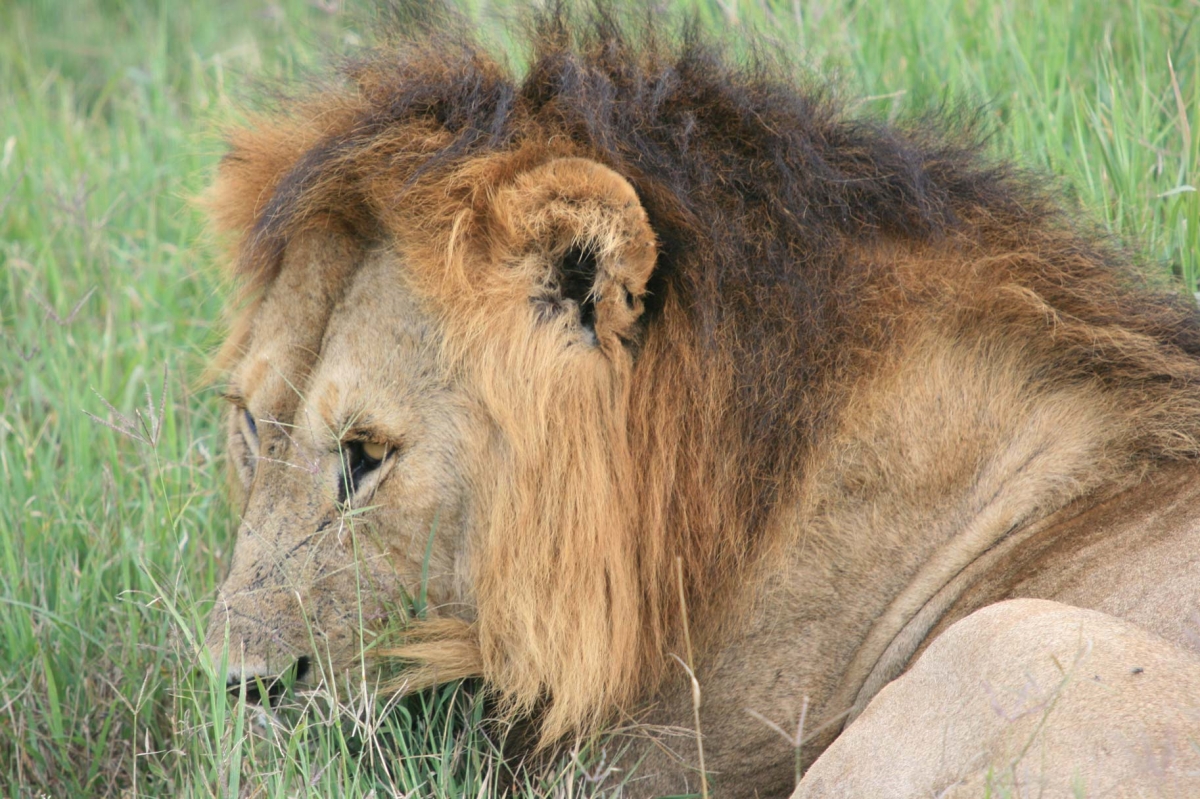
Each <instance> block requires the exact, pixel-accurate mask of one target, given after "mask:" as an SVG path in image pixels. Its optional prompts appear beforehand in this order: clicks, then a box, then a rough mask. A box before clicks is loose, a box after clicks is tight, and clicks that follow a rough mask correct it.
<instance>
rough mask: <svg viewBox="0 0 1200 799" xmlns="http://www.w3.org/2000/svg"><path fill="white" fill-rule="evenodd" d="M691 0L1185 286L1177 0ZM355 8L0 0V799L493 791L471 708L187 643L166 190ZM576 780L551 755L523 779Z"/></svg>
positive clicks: (1189, 9)
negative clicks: (240, 695)
mask: <svg viewBox="0 0 1200 799" xmlns="http://www.w3.org/2000/svg"><path fill="white" fill-rule="evenodd" d="M677 4H678V5H689V6H690V4H684V3H682V0H680V2H679V3H677ZM470 5H471V6H472V8H473V10H474V12H475V13H478V14H480V15H481V18H482V19H484V20H485V21H486V20H494V19H495V16H496V9H495V7H494V6H493V5H490V4H487V3H484V2H482V0H477V2H475V3H471V4H470ZM673 5H675V4H673ZM698 11H699V13H700V15H701V16H702V17H703V18H704V19H705V21H706V22H708V23H710V24H713V25H719V26H721V27H724V28H726V29H729V30H732V31H734V32H735V34H738V33H739V32H740V31H743V30H747V31H748V30H751V29H758V30H760V31H762V32H763V33H764V34H765V35H766V36H768V37H770V38H773V39H775V40H777V41H778V42H780V43H781V44H782V45H783V46H784V47H785V48H786V49H788V50H789V51H791V52H794V53H796V54H797V57H798V58H799V60H800V61H801V62H802V63H803V64H804V65H806V66H808V67H811V68H812V69H814V70H816V71H818V72H820V73H821V74H824V75H828V76H830V77H831V79H833V80H834V81H836V82H837V83H838V84H839V85H841V86H842V87H843V88H844V90H845V91H846V93H847V94H848V95H851V96H857V97H861V98H865V99H862V100H860V101H858V102H859V105H860V107H861V109H862V111H863V112H864V113H873V114H878V115H885V116H898V115H902V114H906V113H909V112H913V111H919V110H920V109H923V108H929V107H932V106H937V105H939V104H944V103H947V102H949V103H956V102H960V101H966V102H968V103H971V104H977V105H980V106H982V107H983V108H984V109H985V113H986V114H988V115H990V116H991V117H992V118H993V120H994V129H995V131H996V133H995V137H994V145H993V146H994V148H995V150H996V152H997V153H1000V154H1002V155H1005V156H1009V157H1012V158H1014V159H1017V160H1019V161H1020V162H1022V163H1025V164H1028V165H1030V166H1033V167H1036V168H1039V169H1042V170H1044V171H1048V172H1050V173H1053V174H1054V175H1057V176H1059V178H1060V182H1061V185H1062V187H1063V191H1064V193H1065V194H1067V195H1068V196H1069V197H1070V198H1071V201H1072V202H1076V203H1078V204H1079V205H1080V206H1081V207H1082V208H1084V209H1085V210H1086V212H1087V213H1089V214H1091V215H1092V216H1094V217H1095V218H1096V219H1097V220H1098V221H1099V222H1100V223H1101V224H1102V225H1104V226H1105V227H1106V228H1107V229H1108V230H1109V231H1111V232H1112V233H1113V234H1114V235H1116V236H1118V237H1120V238H1122V239H1124V240H1125V241H1127V242H1129V243H1131V244H1134V245H1135V246H1138V247H1139V248H1140V249H1141V250H1142V251H1143V252H1145V253H1146V255H1147V257H1148V261H1149V263H1150V265H1151V268H1152V269H1154V270H1156V271H1157V273H1158V274H1160V275H1174V276H1175V277H1177V278H1179V279H1180V280H1181V281H1182V285H1183V286H1184V287H1185V288H1186V289H1187V290H1190V291H1196V290H1197V277H1198V274H1200V194H1198V193H1197V191H1196V187H1197V186H1200V174H1198V172H1197V169H1198V164H1200V44H1198V41H1197V37H1200V31H1197V30H1196V28H1197V27H1200V26H1197V25H1196V24H1195V23H1196V22H1197V18H1198V17H1200V4H1198V3H1197V2H1196V0H1176V1H1175V2H1159V3H1153V2H1138V0H1063V1H1062V2H1056V3H1043V2H1037V1H1036V0H1021V1H1020V2H1018V1H1017V0H898V1H897V2H893V3H863V2H854V0H811V2H804V3H799V2H797V3H767V2H764V1H763V0H756V1H754V2H740V3H735V2H733V0H724V2H721V1H720V0H712V2H709V3H701V4H700V5H699V6H698ZM370 16H371V15H370V14H362V13H356V10H355V9H349V10H347V9H343V8H341V7H340V6H339V5H337V4H327V3H323V2H321V3H319V2H316V0H310V1H306V0H265V1H258V0H256V1H255V2H232V0H226V1H224V2H208V3H196V4H194V5H191V6H188V5H183V4H177V3H167V2H166V0H93V2H89V3H82V2H74V1H73V0H27V1H26V2H15V3H4V4H0V97H2V98H3V112H2V113H0V340H2V343H0V795H4V796H28V797H34V796H43V795H45V796H62V797H65V796H88V795H114V796H116V795H120V796H125V797H138V796H163V795H172V796H236V795H244V796H255V797H258V796H263V797H266V796H271V797H274V796H295V795H303V794H314V795H322V796H340V795H347V796H369V795H374V796H392V795H404V794H406V793H409V792H411V793H412V794H413V795H421V796H429V795H434V796H460V795H472V796H474V795H485V796H486V795H490V794H492V793H494V792H495V790H496V781H495V776H496V775H495V771H494V769H495V766H496V764H495V758H494V753H493V752H492V749H491V744H490V743H489V741H488V740H487V738H486V736H485V735H484V734H483V733H482V732H481V731H480V729H479V725H478V724H477V721H478V719H479V716H480V713H481V712H482V710H481V706H480V704H479V703H478V702H477V701H475V700H473V699H472V698H471V697H470V696H469V695H467V694H465V693H464V692H463V691H462V690H461V689H459V688H458V687H455V686H449V687H447V688H445V689H443V690H442V691H439V692H435V693H433V694H430V695H427V696H421V697H412V698H409V699H406V700H404V701H403V702H401V703H399V704H398V705H397V706H395V707H393V708H392V709H391V710H390V712H386V713H385V712H380V711H378V710H377V709H372V708H368V709H367V710H368V711H370V712H364V711H363V709H362V708H358V707H353V706H349V705H350V703H352V701H355V700H350V699H345V698H343V699H341V701H332V702H315V701H314V702H313V707H312V709H311V710H310V712H308V713H298V712H291V713H289V714H284V715H282V716H281V717H280V718H278V719H274V720H271V719H265V720H264V719H263V718H261V717H260V718H256V717H254V716H252V715H249V714H247V713H245V712H243V709H242V708H241V707H240V706H236V705H231V704H230V703H229V702H228V701H227V699H226V696H225V693H224V688H223V686H222V685H220V684H219V683H216V682H215V681H214V680H212V679H211V676H210V675H209V674H208V673H207V672H205V671H204V670H203V669H201V668H199V667H198V661H197V656H196V647H195V640H196V637H197V635H198V634H199V631H200V630H202V629H203V624H204V615H205V612H206V604H205V603H206V602H207V601H210V600H211V598H212V596H213V592H214V590H215V587H216V585H217V583H218V581H219V579H220V576H221V570H222V568H223V566H224V565H225V564H226V563H227V561H228V558H229V555H230V551H231V550H230V548H231V531H232V529H233V526H234V525H233V521H232V514H231V512H230V510H229V509H228V508H227V507H226V506H225V505H224V504H223V502H222V499H221V490H220V489H221V486H223V485H224V477H223V473H222V468H221V462H220V458H219V453H220V452H221V450H222V441H221V438H220V436H219V435H218V433H217V426H216V413H217V407H218V404H219V403H218V401H217V399H216V397H215V395H214V393H213V392H212V391H209V390H207V389H204V388H203V387H202V386H201V384H200V383H199V381H198V379H197V378H198V375H199V373H200V371H201V370H202V368H203V364H204V360H205V357H206V353H208V352H209V351H210V349H211V348H212V346H213V345H214V344H215V343H216V341H217V337H218V335H219V331H216V329H215V328H216V327H217V326H216V325H215V320H217V319H219V317H220V313H221V303H222V297H223V296H224V293H225V292H224V288H223V287H222V285H221V282H220V279H219V277H218V270H217V267H216V265H215V258H216V256H215V251H214V249H213V248H212V247H210V246H208V245H207V244H206V243H205V240H204V236H203V232H202V231H203V222H202V219H201V217H200V215H199V213H198V212H197V210H196V209H195V208H194V207H193V206H192V205H190V204H189V201H188V198H189V197H191V196H194V195H195V194H196V193H197V192H198V191H199V190H200V189H202V187H203V186H204V184H205V180H206V179H207V176H208V175H209V174H210V173H211V169H212V167H213V164H214V162H215V160H216V158H217V157H218V155H219V153H220V144H219V141H218V140H217V138H216V137H215V135H214V130H215V129H216V127H217V126H218V125H219V124H220V123H221V122H223V121H226V120H228V119H230V118H232V117H234V116H236V113H237V108H238V107H239V106H240V105H242V103H243V101H245V100H246V99H248V98H252V97H253V96H254V89H255V87H256V85H258V81H259V80H260V79H262V78H264V77H266V78H285V79H286V78H287V77H289V76H297V75H302V74H304V73H305V71H307V70H310V69H312V68H314V67H316V66H317V65H318V64H320V63H321V61H322V57H323V56H322V54H325V53H329V52H336V51H339V50H342V49H344V48H346V47H350V46H353V45H354V44H355V42H357V41H359V40H361V39H363V38H364V37H365V31H366V27H367V26H369V22H366V21H364V20H369V19H370ZM89 414H93V415H95V416H96V417H99V418H100V419H102V420H104V421H106V422H108V425H105V424H101V423H98V422H97V421H95V420H94V419H93V418H90V417H89ZM334 699H335V700H336V699H337V698H336V697H334ZM255 727H259V728H261V729H260V731H259V732H258V733H255V734H251V732H252V728H255ZM610 781H611V780H610ZM607 784H608V783H606V782H602V781H600V780H598V779H593V778H592V777H589V775H588V774H587V773H586V772H583V771H582V770H581V769H580V768H579V767H575V768H572V769H568V771H567V772H566V774H565V775H564V777H563V781H562V782H561V783H560V784H558V785H541V786H531V785H526V786H524V791H525V792H526V793H532V794H554V793H563V792H566V791H568V785H569V786H570V788H569V790H570V792H571V793H589V792H595V791H597V790H600V789H602V788H603V786H604V785H607Z"/></svg>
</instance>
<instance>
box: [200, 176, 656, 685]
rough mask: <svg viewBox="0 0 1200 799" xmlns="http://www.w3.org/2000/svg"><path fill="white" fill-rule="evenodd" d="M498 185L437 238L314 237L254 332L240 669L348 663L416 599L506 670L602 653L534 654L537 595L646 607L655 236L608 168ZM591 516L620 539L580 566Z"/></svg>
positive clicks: (233, 663)
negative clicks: (632, 528)
mask: <svg viewBox="0 0 1200 799" xmlns="http://www.w3.org/2000/svg"><path fill="white" fill-rule="evenodd" d="M490 194H491V195H492V196H494V203H493V204H492V205H491V206H490V207H488V208H486V209H484V210H483V211H481V212H477V213H476V216H475V217H474V218H473V221H472V223H471V224H470V225H465V224H463V223H462V219H461V217H460V218H459V219H458V221H457V224H456V225H455V226H454V228H453V229H452V230H443V231H442V232H441V233H439V234H432V235H430V236H428V237H426V238H422V237H419V236H417V235H416V234H414V235H413V236H412V238H410V239H408V240H397V239H389V240H387V241H384V242H375V243H371V244H368V243H365V242H364V241H363V240H362V239H361V238H360V237H357V236H354V235H350V234H347V233H344V232H339V231H338V230H335V229H331V228H330V227H328V226H326V227H314V228H311V229H309V230H307V231H305V232H303V233H301V234H299V235H297V236H294V237H293V238H292V239H291V240H290V241H289V243H288V246H287V248H286V251H285V253H284V255H283V259H282V264H281V266H280V268H279V271H278V274H277V275H276V276H275V277H274V278H273V280H272V281H271V282H270V283H269V284H268V285H267V286H266V288H265V290H264V292H263V295H262V297H261V299H260V301H259V302H258V303H257V305H255V306H253V307H252V308H251V310H250V312H249V313H248V318H247V320H246V321H245V323H244V325H243V333H242V334H241V337H240V339H239V338H238V337H237V336H235V337H234V338H233V339H231V344H230V345H228V346H234V347H235V348H236V353H237V354H236V356H235V357H234V359H233V363H232V366H231V368H230V370H229V390H228V398H229V399H230V400H231V409H230V412H229V414H228V435H229V444H228V447H229V453H230V461H231V465H232V468H233V471H234V472H235V473H236V479H235V480H234V482H235V484H236V485H235V490H236V491H237V492H238V493H240V494H241V495H242V498H243V516H242V522H241V526H240V529H239V531H238V537H237V542H236V546H235V551H234V557H233V564H232V567H231V570H230V573H229V576H228V578H227V579H226V581H225V583H224V585H223V586H222V588H221V590H220V593H219V596H218V598H217V603H216V606H215V609H214V612H213V616H212V619H211V621H210V627H209V632H208V636H207V645H208V647H209V649H210V652H211V653H212V654H213V656H214V658H219V657H220V655H221V654H222V652H223V650H226V648H227V655H226V656H227V658H228V661H227V662H228V664H229V665H228V667H229V675H230V681H231V683H237V684H240V683H241V681H242V680H243V679H245V678H248V677H264V678H267V679H268V680H270V679H271V678H274V677H276V676H278V675H280V674H281V673H283V672H284V671H286V670H288V669H289V668H292V667H293V664H298V670H299V671H300V672H301V675H300V676H301V677H302V678H303V677H304V676H305V675H304V674H303V672H305V671H306V670H308V668H309V666H311V665H312V664H313V663H314V662H315V661H318V662H320V663H322V664H323V665H327V666H331V667H333V668H335V669H338V668H341V667H343V666H345V665H347V664H349V663H352V662H354V661H355V660H356V659H357V658H358V657H359V656H360V655H361V654H362V653H363V652H364V651H369V649H370V647H371V643H372V638H373V636H374V635H375V634H376V632H377V631H378V630H379V629H380V628H381V627H382V626H383V625H384V624H385V623H386V622H388V621H394V620H397V619H400V620H402V621H405V620H409V619H410V618H411V611H412V610H413V605H414V604H415V605H421V606H424V607H427V608H428V613H429V615H430V616H432V617H435V618H436V617H451V618H454V619H458V620H461V621H462V622H465V624H464V625H462V628H463V629H469V630H472V632H471V633H470V634H471V635H472V636H473V638H472V640H471V641H470V642H469V646H470V647H471V649H472V651H474V652H477V653H478V655H477V656H476V657H474V660H475V661H476V662H477V664H478V665H476V666H473V667H472V668H473V669H474V670H477V671H479V672H483V673H485V674H487V673H489V672H495V671H496V670H501V671H503V670H505V669H512V670H514V671H517V670H520V669H522V668H525V669H527V670H530V671H536V669H537V668H539V667H540V668H552V669H559V670H567V669H574V668H586V667H587V666H588V665H589V664H588V663H587V662H586V658H591V657H592V655H590V654H589V655H586V657H585V659H584V660H583V661H581V658H580V656H579V653H570V654H568V655H567V656H565V657H564V658H562V660H563V662H561V663H552V662H550V663H548V662H544V661H545V660H546V659H547V658H548V657H552V656H553V653H552V652H551V653H549V654H548V653H547V652H546V651H544V647H543V648H542V649H539V650H537V651H533V652H531V653H526V656H523V655H522V654H521V653H520V652H517V651H514V646H513V644H512V642H513V641H519V642H531V645H532V646H534V647H537V646H540V645H539V644H538V643H537V639H538V636H539V629H537V628H540V631H541V632H542V633H543V634H544V631H545V626H546V623H545V621H544V620H542V619H539V618H538V616H537V614H538V613H539V612H540V611H539V610H538V604H539V603H538V597H537V595H536V594H537V591H538V590H542V589H546V590H555V591H562V590H571V591H582V592H589V591H590V592H594V593H595V594H596V601H595V602H591V603H589V604H590V607H588V610H587V612H586V613H585V614H584V615H585V616H586V615H587V613H594V614H596V615H597V619H596V620H594V621H595V623H596V624H597V625H601V624H603V623H604V620H606V619H608V618H611V616H610V614H611V613H612V612H614V611H617V612H625V613H629V614H635V613H636V609H635V608H634V607H632V604H633V600H631V599H628V598H624V597H622V596H621V593H620V591H619V590H618V588H619V587H620V586H621V585H624V584H628V585H629V586H631V588H630V592H632V586H634V585H635V584H636V580H635V579H634V577H633V576H631V575H626V574H619V573H616V572H614V569H616V568H617V566H616V565H615V564H623V563H628V561H629V558H628V557H627V556H626V554H620V555H619V556H617V555H614V556H613V561H614V563H613V564H606V562H605V556H604V548H605V547H611V546H621V545H622V538H621V536H622V535H623V534H624V533H623V531H626V530H628V529H629V524H628V523H627V522H626V521H625V520H626V519H627V518H629V517H630V516H631V514H632V513H633V508H632V503H631V502H629V498H628V496H627V493H628V491H629V483H630V480H629V456H628V442H627V441H626V440H625V435H626V431H625V421H624V420H625V415H624V414H625V407H626V405H627V402H628V383H629V376H630V372H631V369H632V364H633V354H632V351H631V350H632V342H633V340H634V339H635V338H636V335H637V321H638V318H639V317H640V315H641V312H642V296H643V294H644V292H645V284H646V279H647V277H648V275H649V272H650V269H651V267H652V265H653V262H654V257H655V247H654V241H653V237H652V236H651V235H650V233H649V228H648V227H647V225H646V223H645V218H644V213H643V212H642V210H641V207H640V205H639V204H638V203H637V197H636V195H635V193H634V192H633V190H632V188H631V187H630V186H629V184H628V183H626V182H625V181H624V180H623V179H622V178H620V177H619V176H617V175H616V174H615V173H613V172H611V171H610V170H608V169H606V168H604V167H602V166H600V165H598V164H594V163H592V162H589V161H584V160H581V159H557V160H554V161H551V162H549V163H546V164H542V165H540V166H538V167H536V168H533V169H529V170H525V171H523V172H522V173H520V174H518V175H517V176H516V177H515V178H514V179H512V180H511V181H510V182H508V183H506V184H504V185H502V186H498V187H496V188H495V190H494V191H493V192H491V193H490ZM418 222H419V220H418ZM419 227H421V225H420V224H417V223H414V228H419ZM425 227H427V228H428V227H432V225H426V226H425ZM463 230H469V233H461V231H463ZM455 231H459V234H456V232H455ZM456 235H458V238H456V237H455V236H456ZM455 258H457V259H460V260H459V261H458V262H455V261H454V260H453V259H455ZM447 274H449V275H451V276H454V275H458V276H460V277H463V276H465V280H464V281H463V282H461V283H460V282H455V281H454V280H452V279H450V278H448V277H447ZM581 420H584V421H586V424H582V425H581V424H580V421H581ZM572 485H581V486H586V490H585V491H584V493H585V494H586V496H574V495H572V494H571V493H570V488H569V487H570V486H572ZM581 528H582V529H584V530H585V531H586V530H588V529H593V528H594V529H595V531H596V533H595V535H594V536H593V537H594V538H595V539H596V541H597V545H598V547H599V549H598V550H597V551H596V552H594V553H592V555H594V557H589V556H588V555H587V553H583V555H584V560H586V561H587V562H586V563H585V564H584V566H583V567H582V568H581V569H579V570H577V571H578V573H573V572H572V569H571V564H569V563H566V562H564V561H563V560H562V557H561V552H562V550H561V548H560V547H559V546H558V545H557V543H556V542H555V540H554V536H555V535H556V534H563V533H564V532H566V531H570V532H571V534H572V535H575V534H578V532H579V531H580V529H581ZM556 531H557V532H556ZM605 539H609V540H607V541H606V540H605ZM530 569H534V570H535V571H533V572H531V571H530ZM547 580H548V581H551V582H554V581H557V580H563V581H564V583H563V585H559V586H557V587H554V586H546V585H542V584H541V583H544V582H545V581H547ZM514 591H515V592H516V593H514ZM521 591H524V592H526V593H527V594H529V596H525V597H520V596H517V594H519V593H520V592H521ZM621 603H623V604H621ZM518 605H521V606H526V607H522V608H519V609H518V612H515V613H514V607H516V606H518ZM424 607H422V608H418V609H422V610H423V609H424ZM543 607H544V605H543ZM585 607H587V605H585ZM522 614H525V615H522ZM577 621H578V623H587V622H588V621H589V619H587V618H582V619H579V620H577ZM489 631H490V632H489ZM460 643H462V642H460ZM518 646H519V645H518ZM598 646H599V645H598ZM595 659H596V660H597V662H599V661H600V660H602V653H601V654H598V655H597V656H596V658H595ZM538 679H543V680H544V678H538ZM601 684H602V683H601ZM538 690H540V689H539V688H537V687H536V686H534V687H531V689H530V692H531V694H530V695H531V696H533V695H535V694H536V693H537V692H538Z"/></svg>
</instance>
